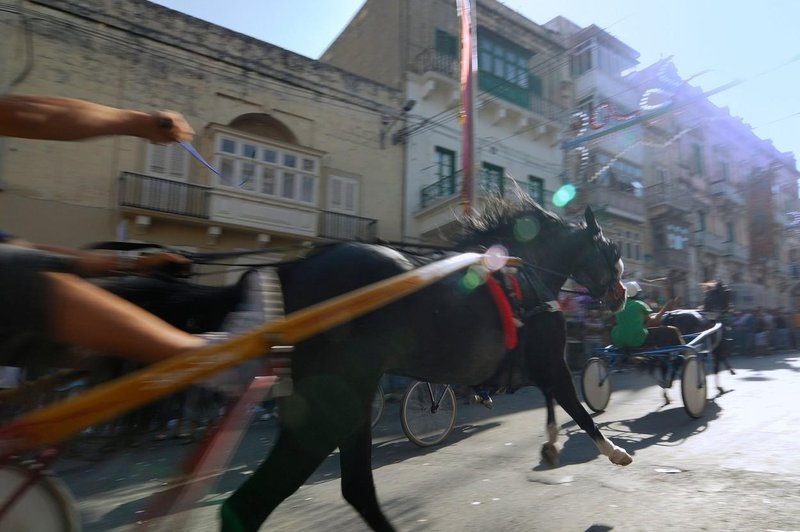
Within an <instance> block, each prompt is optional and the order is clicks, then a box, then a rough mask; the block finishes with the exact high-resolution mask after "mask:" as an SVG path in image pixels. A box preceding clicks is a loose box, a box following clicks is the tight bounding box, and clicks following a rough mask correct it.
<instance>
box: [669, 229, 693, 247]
mask: <svg viewBox="0 0 800 532" xmlns="http://www.w3.org/2000/svg"><path fill="white" fill-rule="evenodd" d="M688 240H689V231H688V230H687V229H686V228H685V227H681V226H679V225H667V247H668V248H670V249H684V247H685V246H686V242H687V241H688Z"/></svg>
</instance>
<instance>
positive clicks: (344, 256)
mask: <svg viewBox="0 0 800 532" xmlns="http://www.w3.org/2000/svg"><path fill="white" fill-rule="evenodd" d="M498 244H499V245H502V246H503V247H504V250H503V252H502V253H500V254H499V255H505V254H507V255H509V256H515V257H520V258H521V259H522V260H523V261H524V263H523V265H522V266H521V267H520V268H519V271H518V274H517V279H518V282H519V288H520V292H521V301H520V305H521V310H520V311H519V317H520V318H521V321H522V322H523V325H522V327H520V328H516V329H514V330H515V331H516V333H517V336H518V343H517V346H516V348H515V349H513V350H511V351H510V352H509V351H508V350H507V349H506V347H505V345H504V342H506V340H507V334H508V329H507V328H506V335H504V328H503V325H504V324H503V322H502V321H501V313H500V312H499V310H498V308H499V305H498V303H497V302H496V299H494V298H493V296H492V295H491V291H490V288H489V287H488V286H487V285H489V284H490V281H489V280H488V277H490V276H492V275H494V274H493V273H492V271H491V270H492V269H493V268H499V266H492V265H491V264H489V266H490V267H488V268H487V267H485V266H481V267H473V268H471V269H469V270H468V271H466V272H458V273H455V274H452V275H450V276H448V277H446V278H445V279H443V280H441V281H439V282H437V283H434V284H433V285H430V286H428V287H426V288H423V289H422V290H420V291H418V292H416V293H414V294H412V295H410V296H408V297H405V298H403V299H401V300H398V301H396V302H394V303H391V304H389V305H387V306H385V307H383V308H381V309H379V310H376V311H374V312H372V313H369V314H367V315H364V316H362V317H360V318H357V319H354V320H352V321H350V322H348V323H345V324H344V325H341V326H338V327H335V328H333V329H331V330H329V331H327V332H325V333H321V334H319V335H317V336H314V337H312V338H310V339H308V340H305V341H303V342H300V343H298V345H296V346H295V353H294V355H293V356H292V379H293V385H294V391H293V394H292V395H291V396H289V397H286V398H284V400H283V403H282V405H281V414H282V415H281V424H282V426H281V431H280V434H279V437H278V439H277V441H276V443H275V446H274V447H273V449H272V451H271V453H270V454H269V456H268V457H267V459H266V460H265V461H264V462H263V463H262V464H261V466H260V467H259V468H258V469H257V471H256V472H255V473H254V474H253V475H252V476H251V477H250V478H249V479H248V480H247V481H246V482H245V483H244V484H243V485H242V486H241V487H240V488H239V489H238V490H237V491H236V492H235V493H234V494H233V495H232V496H231V497H230V498H229V499H228V500H227V501H226V502H225V504H224V505H223V506H222V530H224V531H245V530H246V531H255V530H258V529H259V527H260V526H261V524H262V523H263V521H264V520H265V519H266V518H267V517H268V516H269V514H270V513H271V512H272V511H273V510H274V509H275V507H277V506H278V505H279V504H280V503H281V502H282V501H283V500H284V499H286V498H287V497H288V496H290V495H291V494H292V493H294V492H295V491H296V490H297V489H298V488H299V487H300V486H301V485H302V483H303V482H304V481H305V480H306V479H307V478H308V477H309V476H310V475H311V474H312V473H313V472H314V470H316V469H317V467H318V466H319V465H320V464H321V463H322V461H323V460H324V459H325V458H326V457H327V456H328V455H329V454H330V453H331V452H332V451H334V450H335V449H336V448H337V447H338V448H339V451H340V454H339V459H340V465H341V485H342V494H343V496H344V498H345V499H346V500H347V501H348V502H349V503H350V504H351V505H352V506H353V507H354V508H355V509H356V510H357V511H358V512H359V514H360V515H361V516H362V518H363V519H364V520H365V521H366V523H367V524H368V525H369V526H370V527H371V528H372V529H374V530H393V528H392V526H391V524H390V523H389V521H388V520H387V519H386V517H385V516H384V514H383V513H382V511H381V509H380V506H379V504H378V499H377V497H376V493H375V485H374V481H373V476H372V465H371V444H372V435H371V430H370V423H369V417H370V405H371V402H372V398H373V396H374V393H375V391H376V389H377V385H378V381H379V379H380V378H381V375H382V374H384V373H394V374H398V375H404V376H408V377H412V378H416V379H420V380H426V381H430V382H441V383H453V384H464V385H470V386H475V385H483V386H505V387H508V388H510V389H515V388H520V387H522V386H531V385H536V386H538V387H540V388H541V389H542V390H543V392H544V393H545V395H546V396H547V397H548V398H549V400H552V399H553V398H554V399H555V400H557V401H558V402H559V404H560V405H561V406H562V407H563V408H564V409H565V410H566V411H567V412H568V413H569V415H570V416H571V417H572V418H573V419H574V420H575V421H576V422H577V423H578V425H579V426H580V427H581V428H582V429H583V430H585V431H586V432H587V433H588V434H589V436H590V437H591V438H592V439H593V441H594V442H595V444H596V445H597V447H598V449H599V450H600V452H601V453H602V454H604V455H606V456H608V457H609V459H610V460H611V461H612V462H613V463H615V464H622V465H625V464H628V463H630V462H631V457H630V455H628V453H626V452H625V451H624V450H623V449H621V448H620V447H617V446H616V445H614V444H612V443H611V442H610V441H609V440H608V439H606V437H605V436H604V435H603V434H601V433H600V431H599V429H598V427H597V426H596V425H595V424H594V422H593V420H592V418H591V416H590V415H589V414H588V413H587V412H586V410H585V409H584V408H583V406H582V405H581V403H580V401H579V399H578V396H577V393H576V391H575V387H574V384H573V380H572V375H571V373H570V371H569V369H568V367H567V364H566V362H565V359H564V355H565V346H566V328H565V320H564V316H563V314H562V313H561V312H560V311H559V310H558V309H557V306H556V305H555V299H556V295H557V293H558V291H559V289H560V288H561V286H562V285H563V284H564V282H565V281H566V280H567V278H568V277H570V276H572V277H573V278H574V279H575V280H576V281H577V282H578V283H580V284H581V285H583V286H585V287H586V288H587V289H588V290H589V292H590V294H592V295H593V296H594V297H597V298H600V299H603V300H604V301H605V303H606V306H607V307H608V308H609V309H610V310H613V311H616V310H618V309H619V308H620V307H621V306H622V304H623V303H624V300H625V294H624V288H623V287H622V284H621V283H620V277H621V275H622V262H621V260H620V255H619V251H618V249H617V247H616V246H615V245H614V244H612V243H611V242H610V241H609V240H607V239H606V238H605V237H604V236H603V234H602V232H601V229H600V227H599V226H598V224H597V222H596V220H595V217H594V215H593V213H592V211H591V209H589V208H587V209H586V212H585V223H582V224H567V223H565V222H563V221H562V220H561V219H559V218H558V217H557V216H555V215H553V214H551V213H549V212H547V211H544V210H543V209H542V208H541V207H539V206H538V204H536V203H535V202H533V201H531V200H527V199H519V201H518V202H517V203H515V204H511V203H508V202H504V201H502V200H495V201H490V202H488V203H487V205H486V208H485V210H484V212H483V214H481V215H479V216H475V217H471V218H470V219H468V220H467V221H466V222H465V236H464V237H463V238H462V239H461V240H460V241H459V242H458V244H457V245H456V246H455V248H454V249H455V250H456V251H457V252H463V251H475V250H485V249H487V248H489V247H490V246H496V245H498ZM448 253H450V252H446V253H445V252H440V255H439V257H438V258H442V257H443V256H444V255H447V254H448ZM434 258H436V257H434ZM419 263H420V256H419V255H414V254H412V253H410V252H404V251H402V250H400V249H395V248H393V247H390V246H388V245H377V244H366V243H355V242H348V243H341V244H336V245H332V246H324V247H321V248H319V249H315V250H312V251H311V252H310V254H309V255H308V256H307V257H305V258H304V259H301V260H299V261H296V262H292V263H288V264H284V265H282V266H280V267H279V270H278V274H279V278H280V280H281V284H282V288H283V292H284V300H285V308H286V312H287V313H289V312H294V311H297V310H300V309H303V308H306V307H308V306H310V305H313V304H315V303H319V302H321V301H325V300H328V299H330V298H332V297H335V296H339V295H341V294H345V293H348V292H350V291H352V290H355V289H358V288H360V287H363V286H366V285H368V284H371V283H374V282H377V281H380V280H383V279H387V278H389V277H392V276H395V275H397V274H401V273H403V272H406V271H408V270H411V269H413V268H415V267H416V266H417V265H418V264H419ZM550 423H552V427H550V433H551V441H552V440H554V438H555V434H556V433H557V430H556V427H555V421H554V419H553V420H551V421H550Z"/></svg>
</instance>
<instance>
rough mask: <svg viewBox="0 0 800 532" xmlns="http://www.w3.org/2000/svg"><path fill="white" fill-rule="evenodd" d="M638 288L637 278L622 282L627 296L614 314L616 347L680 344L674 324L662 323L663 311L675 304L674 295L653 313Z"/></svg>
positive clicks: (613, 338) (613, 330) (612, 337)
mask: <svg viewBox="0 0 800 532" xmlns="http://www.w3.org/2000/svg"><path fill="white" fill-rule="evenodd" d="M641 291H642V290H641V288H640V287H639V283H637V282H636V281H629V282H627V283H625V292H626V294H627V296H628V300H627V301H626V302H625V306H624V307H623V308H622V310H620V311H619V312H617V314H616V321H617V323H616V325H614V328H613V329H611V341H612V342H613V343H614V345H615V346H617V347H657V346H665V345H678V344H683V343H684V341H683V338H682V337H681V333H680V331H679V330H678V329H677V328H676V327H670V326H661V318H662V316H663V315H664V313H665V312H667V311H668V310H672V309H673V308H675V305H676V303H677V300H676V299H672V300H670V301H668V302H667V303H666V304H665V305H664V306H663V307H662V308H661V310H659V311H658V313H656V314H653V310H652V309H651V308H650V306H649V305H648V304H647V303H645V302H644V301H642V300H641V299H638V298H637V296H639V295H640V294H641Z"/></svg>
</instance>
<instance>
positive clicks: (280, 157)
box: [212, 130, 322, 205]
mask: <svg viewBox="0 0 800 532" xmlns="http://www.w3.org/2000/svg"><path fill="white" fill-rule="evenodd" d="M226 142H232V143H233V153H231V152H228V151H223V150H222V147H223V144H224V143H226ZM253 147H255V152H253V151H252V148H253ZM267 152H275V161H274V162H270V161H268V160H267V159H266V157H265V154H266V153H267ZM290 160H292V161H293V162H294V166H287V165H286V163H287V162H288V161H290ZM321 162H322V161H321V156H320V155H319V154H316V153H308V152H306V151H301V150H298V149H295V148H292V147H289V146H284V145H280V144H277V143H272V142H269V141H267V140H265V139H259V140H256V139H253V138H251V137H246V136H243V135H239V134H237V133H235V132H230V131H222V130H220V131H217V132H215V135H214V165H215V167H216V168H218V169H219V170H220V171H223V172H224V171H225V170H224V169H229V172H230V174H231V175H230V176H229V179H225V178H220V177H219V176H215V175H214V176H212V182H214V183H215V184H216V185H217V186H219V187H226V188H233V189H236V190H240V191H243V192H245V193H247V194H253V195H257V196H262V197H265V198H274V199H277V200H281V201H292V202H297V203H302V204H305V205H317V204H318V203H319V171H320V167H321ZM251 165H253V166H254V167H255V168H254V172H253V173H252V180H245V179H244V175H245V174H244V170H245V169H247V168H250V167H251ZM267 170H270V171H271V172H272V174H273V176H274V181H273V182H272V187H273V190H272V192H271V193H267V192H264V190H265V187H264V185H265V182H264V177H265V175H266V174H267ZM289 175H291V176H293V177H292V180H291V181H290V180H289V179H288V178H289ZM309 180H311V187H310V188H308V187H307V186H306V187H305V188H304V187H303V183H304V182H305V183H306V184H307V183H308V181H309ZM287 184H291V188H289V187H286V185H287ZM309 191H310V198H309V197H308V196H309V194H305V195H304V192H306V193H307V192H309Z"/></svg>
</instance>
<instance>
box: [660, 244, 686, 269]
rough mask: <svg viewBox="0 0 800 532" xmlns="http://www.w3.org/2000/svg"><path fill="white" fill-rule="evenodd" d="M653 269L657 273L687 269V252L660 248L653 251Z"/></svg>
mask: <svg viewBox="0 0 800 532" xmlns="http://www.w3.org/2000/svg"><path fill="white" fill-rule="evenodd" d="M653 267H654V268H656V269H657V270H658V271H662V270H680V271H686V270H688V268H689V251H688V250H686V249H672V248H662V249H656V250H653Z"/></svg>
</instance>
